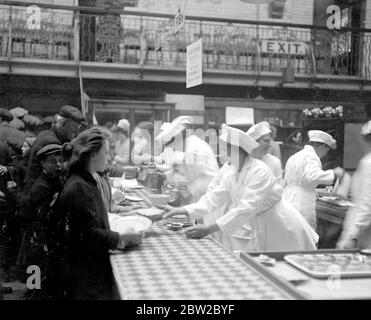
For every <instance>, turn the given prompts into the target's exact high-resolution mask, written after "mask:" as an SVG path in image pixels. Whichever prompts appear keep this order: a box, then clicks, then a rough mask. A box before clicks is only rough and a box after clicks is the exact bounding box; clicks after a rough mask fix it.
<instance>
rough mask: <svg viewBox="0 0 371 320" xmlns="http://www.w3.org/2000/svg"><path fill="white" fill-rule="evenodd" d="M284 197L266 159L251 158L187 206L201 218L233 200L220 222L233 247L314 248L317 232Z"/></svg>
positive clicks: (227, 243)
mask: <svg viewBox="0 0 371 320" xmlns="http://www.w3.org/2000/svg"><path fill="white" fill-rule="evenodd" d="M281 197H282V187H281V186H280V185H279V184H277V183H276V182H275V178H274V176H273V174H272V172H271V170H270V169H269V168H268V167H267V166H266V165H265V164H264V163H263V162H262V161H260V160H256V159H253V158H248V159H247V160H246V162H245V163H244V165H243V167H242V169H241V172H239V173H235V170H230V171H228V172H227V174H226V175H225V176H224V177H223V178H222V179H221V181H220V183H219V184H218V185H217V186H216V187H215V188H213V190H211V191H208V192H207V194H206V195H205V196H203V197H202V198H201V199H200V200H199V201H198V202H197V203H194V204H191V205H188V206H185V209H186V210H187V211H188V212H189V214H190V216H191V217H192V218H196V219H197V218H199V217H202V216H203V215H205V214H207V213H208V212H212V211H214V210H217V209H218V208H220V207H221V206H223V205H224V204H226V203H230V205H229V206H228V211H227V212H226V213H225V214H224V215H223V216H222V217H220V218H218V219H217V221H216V223H217V225H218V226H219V228H220V230H221V231H222V234H223V241H222V242H223V244H224V245H225V246H226V247H227V248H229V249H231V250H238V251H247V252H268V251H293V250H314V249H315V248H316V242H317V240H318V236H317V234H316V233H315V232H314V231H313V229H312V228H310V226H309V225H308V223H307V222H306V221H305V219H304V218H303V217H302V216H301V215H300V213H299V212H298V211H297V210H295V209H294V208H293V207H292V206H291V205H290V204H289V203H286V202H285V201H282V200H281Z"/></svg>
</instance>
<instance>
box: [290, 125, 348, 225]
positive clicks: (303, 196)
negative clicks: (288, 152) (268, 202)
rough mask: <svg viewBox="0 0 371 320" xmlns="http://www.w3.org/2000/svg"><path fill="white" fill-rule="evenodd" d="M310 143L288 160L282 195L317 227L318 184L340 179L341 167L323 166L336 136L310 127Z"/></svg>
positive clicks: (342, 172) (328, 183) (333, 145)
mask: <svg viewBox="0 0 371 320" xmlns="http://www.w3.org/2000/svg"><path fill="white" fill-rule="evenodd" d="M308 138H309V145H306V146H304V149H303V150H301V151H299V152H297V153H295V154H294V155H293V156H291V157H290V158H289V159H288V160H287V163H286V169H285V178H284V185H285V189H284V192H283V198H284V199H285V200H287V201H288V202H290V203H291V204H292V205H293V206H294V207H295V208H296V209H298V210H299V212H300V213H301V214H302V215H303V217H304V218H305V219H306V220H307V221H308V223H309V225H310V226H311V227H312V228H313V229H314V230H316V210H315V206H316V187H317V185H319V184H325V185H330V184H333V183H334V182H335V178H339V179H341V178H342V177H343V176H344V174H345V171H344V170H343V169H342V168H336V169H333V170H326V171H324V170H322V163H321V158H323V157H325V156H326V155H327V153H328V152H329V151H330V150H331V149H333V150H335V149H336V140H335V139H333V138H332V136H331V135H329V134H328V133H326V132H323V131H321V130H311V131H308Z"/></svg>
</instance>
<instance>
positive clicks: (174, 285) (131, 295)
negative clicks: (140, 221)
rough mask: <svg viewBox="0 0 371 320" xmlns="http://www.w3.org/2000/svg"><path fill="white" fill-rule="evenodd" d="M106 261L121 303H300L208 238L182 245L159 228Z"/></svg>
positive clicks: (290, 290) (289, 289) (177, 235)
mask: <svg viewBox="0 0 371 320" xmlns="http://www.w3.org/2000/svg"><path fill="white" fill-rule="evenodd" d="M135 192H136V194H137V195H138V196H141V197H144V196H145V193H144V192H143V191H141V190H136V191H135ZM145 200H146V199H145ZM146 202H147V204H148V205H150V204H149V202H148V201H146ZM110 259H111V264H112V268H113V272H114V275H115V278H116V281H117V285H118V288H119V291H120V295H121V297H122V299H135V300H137V299H143V300H152V299H159V300H170V299H174V300H212V299H219V300H228V299H230V300H232V299H236V300H239V299H241V300H244V299H302V298H303V297H302V296H301V295H300V294H298V293H297V292H296V290H295V289H294V287H293V286H292V285H291V284H289V283H288V282H287V281H282V280H281V279H278V278H277V277H275V276H273V275H272V274H271V273H268V272H266V271H265V270H264V269H262V268H261V266H259V264H257V263H256V262H254V261H253V260H252V259H245V261H243V260H242V259H240V258H239V257H237V256H236V255H234V254H233V253H231V252H230V251H228V250H227V249H225V248H224V247H223V246H221V245H220V244H219V243H217V242H216V241H215V240H214V239H213V238H211V237H206V238H204V239H201V240H196V239H187V238H186V237H185V236H184V235H183V234H182V233H181V232H174V231H170V230H168V229H167V228H166V227H165V226H164V225H162V224H161V223H155V224H154V225H153V226H152V228H151V229H150V230H149V231H148V232H146V236H145V238H144V239H143V242H142V244H141V246H140V247H139V248H133V249H131V250H127V251H125V252H120V251H115V252H113V253H112V254H111V257H110Z"/></svg>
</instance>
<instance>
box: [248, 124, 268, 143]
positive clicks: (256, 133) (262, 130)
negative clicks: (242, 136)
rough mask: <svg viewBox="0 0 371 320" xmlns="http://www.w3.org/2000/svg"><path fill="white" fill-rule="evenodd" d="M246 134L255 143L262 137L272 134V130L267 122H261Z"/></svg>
mask: <svg viewBox="0 0 371 320" xmlns="http://www.w3.org/2000/svg"><path fill="white" fill-rule="evenodd" d="M246 133H247V134H248V135H249V136H250V137H251V138H253V139H254V140H255V141H256V140H258V139H260V138H261V137H262V136H265V135H266V134H269V133H272V130H271V128H270V125H269V123H268V122H267V121H263V122H259V123H257V124H256V125H253V126H252V127H251V128H250V129H249V130H247V132H246Z"/></svg>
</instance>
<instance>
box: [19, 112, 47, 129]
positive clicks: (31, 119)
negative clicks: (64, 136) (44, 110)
mask: <svg viewBox="0 0 371 320" xmlns="http://www.w3.org/2000/svg"><path fill="white" fill-rule="evenodd" d="M23 122H24V123H25V124H26V125H27V126H31V127H37V126H41V125H42V124H43V122H42V120H40V119H39V118H38V117H36V116H33V115H32V114H26V115H25V116H24V117H23Z"/></svg>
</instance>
